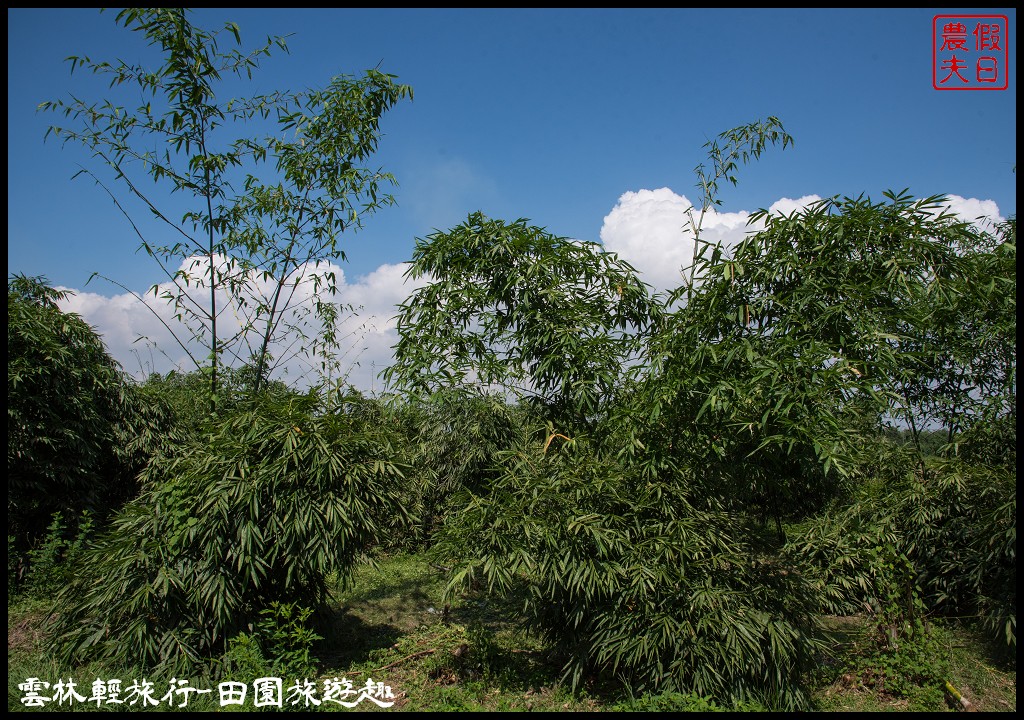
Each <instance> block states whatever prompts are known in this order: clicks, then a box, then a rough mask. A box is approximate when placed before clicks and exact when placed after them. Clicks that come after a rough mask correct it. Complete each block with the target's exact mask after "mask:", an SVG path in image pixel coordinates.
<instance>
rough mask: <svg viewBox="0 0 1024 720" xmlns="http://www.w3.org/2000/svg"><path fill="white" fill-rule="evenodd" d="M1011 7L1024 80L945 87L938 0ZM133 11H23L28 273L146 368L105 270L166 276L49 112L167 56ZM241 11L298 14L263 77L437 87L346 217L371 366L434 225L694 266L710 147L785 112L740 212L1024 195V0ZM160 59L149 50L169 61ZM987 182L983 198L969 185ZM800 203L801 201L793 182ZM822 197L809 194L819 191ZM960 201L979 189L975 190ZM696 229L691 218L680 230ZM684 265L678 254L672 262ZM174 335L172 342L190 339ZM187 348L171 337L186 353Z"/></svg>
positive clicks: (138, 281) (992, 209) (131, 363)
mask: <svg viewBox="0 0 1024 720" xmlns="http://www.w3.org/2000/svg"><path fill="white" fill-rule="evenodd" d="M958 12H962V13H963V14H971V15H978V14H1001V15H1006V16H1007V17H1008V19H1009V43H1008V50H1009V63H1008V68H1007V70H1008V72H1009V88H1008V89H1007V90H1005V91H995V90H990V91H973V92H972V91H963V92H956V91H938V90H935V89H934V88H933V86H932V72H933V71H932V18H933V16H934V15H936V14H940V13H941V14H957V13H958ZM115 15H116V12H114V11H109V10H108V11H106V12H103V13H100V12H99V11H97V10H67V9H33V10H27V9H9V10H8V183H9V184H8V221H7V222H8V272H9V273H15V272H17V273H24V274H27V275H45V276H46V277H48V278H49V279H50V280H51V281H52V282H53V283H54V284H56V285H59V286H62V287H67V288H72V289H75V290H77V291H79V295H78V300H77V302H76V303H75V304H73V305H71V306H69V309H72V310H74V311H76V312H79V313H80V314H82V315H83V316H84V317H85V318H86V319H87V320H88V321H89V322H90V323H91V324H93V325H94V326H95V327H97V329H98V330H99V331H100V332H101V333H103V334H104V337H105V339H106V340H107V342H108V347H110V348H111V351H112V353H113V354H114V355H115V357H117V358H118V359H119V360H121V362H122V363H123V364H124V365H125V367H126V369H128V370H130V371H132V370H139V369H140V368H144V369H158V370H166V369H168V367H167V366H165V365H163V364H161V363H163V360H160V359H158V358H156V356H154V355H152V354H151V353H148V354H146V358H148V359H140V357H139V356H138V354H137V353H132V349H135V350H136V351H137V350H138V348H139V346H138V345H137V344H136V345H134V346H132V345H131V339H132V338H131V336H132V334H133V333H134V334H135V335H139V334H147V336H153V335H154V333H150V331H149V330H148V329H147V328H146V327H145V323H146V320H145V319H144V318H145V315H146V313H144V312H143V313H139V312H138V311H137V310H136V309H133V308H132V307H131V305H132V302H130V298H128V297H125V296H124V295H123V293H121V291H120V289H119V288H117V287H115V286H112V285H110V284H106V283H102V282H100V281H93V282H92V283H90V284H89V285H88V287H86V285H85V283H86V281H87V280H88V278H89V276H90V275H91V274H92V273H93V272H95V271H98V272H100V273H102V274H104V275H107V276H110V277H112V278H114V279H116V280H118V281H119V282H121V283H123V284H125V285H126V286H128V287H130V288H132V289H133V290H136V291H137V292H144V291H145V290H146V289H147V288H148V287H149V286H150V285H152V284H154V283H157V282H160V281H161V279H162V278H161V276H160V275H159V271H158V269H157V268H156V266H155V265H153V263H152V261H151V260H149V259H148V258H146V257H144V256H142V255H139V254H136V252H135V250H136V247H137V246H138V242H137V239H136V238H135V236H134V234H133V233H132V231H131V228H130V226H129V225H128V224H127V223H126V222H125V221H124V219H123V218H122V217H121V216H120V215H119V213H118V211H117V209H116V208H115V207H114V205H113V203H112V202H111V200H110V199H109V197H107V196H106V194H105V193H104V192H103V191H102V190H101V189H100V188H98V187H96V186H95V185H94V184H93V183H92V182H90V181H88V180H83V179H81V178H80V179H78V180H74V181H72V180H71V176H72V175H73V174H74V173H75V172H76V170H77V169H78V168H79V167H80V166H82V167H87V168H90V169H99V167H98V166H97V165H96V164H95V162H94V161H93V160H92V159H91V158H90V157H89V156H88V154H87V153H86V152H85V151H83V150H82V149H80V148H78V147H73V146H71V145H67V146H65V147H64V148H62V147H61V145H60V143H59V142H55V141H54V140H53V139H52V138H51V139H50V140H48V141H47V142H45V143H44V141H43V136H44V133H45V131H46V128H47V126H48V125H50V124H53V123H55V122H56V121H57V118H56V116H54V115H52V114H46V113H38V112H36V106H37V105H38V104H39V103H40V102H42V101H44V100H55V99H59V98H66V97H67V95H68V94H69V93H72V92H74V93H76V94H78V95H79V96H81V97H86V98H94V99H100V98H104V97H106V96H108V95H109V91H107V89H106V85H105V83H98V82H97V81H96V80H95V79H94V78H92V77H90V76H88V75H86V74H81V73H75V75H74V76H72V75H71V74H70V67H69V65H68V64H67V63H66V62H64V58H65V57H67V56H68V55H71V54H79V55H89V56H91V57H93V58H94V59H107V60H114V59H116V58H121V59H125V60H131V61H147V62H149V63H151V64H156V63H155V57H154V55H153V54H152V49H150V48H147V47H146V45H145V42H144V40H143V39H142V38H140V37H138V36H137V34H135V33H131V32H128V31H126V30H125V29H123V28H120V27H118V26H116V25H115V22H114V18H115ZM229 20H230V21H234V22H236V23H237V24H238V25H239V27H240V30H241V35H242V42H243V46H245V47H253V46H256V45H258V44H260V43H261V42H262V41H263V40H264V39H265V37H266V36H267V35H283V34H291V36H290V37H289V39H288V45H289V49H290V51H291V52H290V54H287V55H285V54H277V55H275V56H273V57H271V58H267V59H265V60H264V62H263V67H262V69H261V70H260V71H259V72H258V75H257V86H258V87H259V88H260V89H263V90H272V89H283V90H300V89H304V88H319V87H323V86H325V85H326V84H327V82H328V81H329V80H330V78H331V77H332V76H334V75H339V74H349V75H358V74H361V73H362V72H363V71H364V70H366V69H367V68H371V67H376V66H379V68H380V69H381V70H383V71H385V72H389V73H392V74H395V75H397V76H398V79H399V81H400V82H403V83H406V84H409V85H411V86H412V87H413V90H414V93H415V99H414V100H413V101H412V102H403V103H401V104H399V105H398V106H396V107H395V108H394V109H393V110H391V111H390V112H389V113H388V114H387V115H386V116H385V118H384V121H383V123H382V129H383V131H384V133H385V135H384V138H383V139H382V141H381V145H380V150H379V152H378V154H377V156H376V159H375V163H374V164H376V165H379V166H381V167H383V168H384V169H385V170H387V171H389V172H391V173H393V174H394V175H395V176H396V178H397V180H398V182H399V184H400V185H399V187H397V188H396V189H395V190H394V194H395V196H396V198H397V201H398V205H397V206H396V207H393V208H387V209H385V210H382V211H381V212H380V213H378V214H377V215H376V216H374V217H371V218H369V219H368V220H367V222H366V227H365V229H364V230H363V231H361V232H359V233H357V234H354V235H353V236H352V237H350V238H348V239H347V240H346V241H345V243H344V246H345V250H346V252H347V255H348V258H349V260H348V262H347V263H346V264H344V265H343V266H342V268H343V270H344V274H345V278H346V283H347V284H346V287H345V292H346V293H347V295H346V297H348V298H349V299H350V300H351V301H353V302H355V303H356V304H360V305H363V306H364V308H366V312H365V313H364V318H376V320H374V321H373V322H372V323H371V326H372V329H371V330H366V329H364V330H362V331H361V332H362V333H363V335H362V336H361V340H360V339H359V338H360V336H359V334H358V333H355V334H354V335H353V338H354V339H353V342H356V343H358V342H362V343H363V345H365V348H363V349H361V350H360V351H359V352H357V353H354V354H353V360H352V362H353V363H355V362H357V360H356V359H355V358H356V357H357V356H358V363H359V365H358V367H359V369H358V370H356V369H355V366H353V374H352V377H353V382H354V383H355V384H357V385H359V386H362V387H363V388H367V389H368V388H369V387H370V385H371V384H372V383H373V381H372V380H370V375H371V374H372V373H371V370H370V369H371V368H373V369H375V370H379V369H380V368H381V367H382V366H383V365H385V364H387V362H388V360H389V355H388V348H389V347H390V344H392V343H393V342H394V335H393V330H390V329H389V327H388V322H387V315H388V311H389V308H390V307H392V306H393V302H395V301H397V300H400V299H402V298H403V297H404V296H405V293H406V292H407V291H408V288H402V287H401V284H400V277H401V269H402V268H401V263H402V262H404V261H406V260H408V259H409V258H410V256H411V254H412V250H413V247H414V243H415V239H416V238H422V237H425V236H426V235H428V234H429V233H431V232H432V231H433V230H435V229H447V228H450V227H453V226H455V225H457V224H458V223H459V222H461V221H462V220H464V219H465V218H466V216H467V215H468V214H469V213H470V212H473V211H476V210H480V211H483V212H484V213H485V214H487V215H489V216H491V217H498V218H503V219H506V220H515V219H517V218H521V217H525V218H529V219H530V220H531V222H532V223H533V224H536V225H540V226H543V227H545V228H547V229H548V230H549V231H551V232H553V233H555V234H557V235H561V236H567V237H572V238H577V239H582V240H591V241H601V242H604V244H605V246H606V247H608V248H609V249H613V250H616V251H617V252H621V253H622V254H623V255H624V256H625V257H626V258H627V259H628V260H630V262H632V263H633V264H634V265H636V266H637V267H638V268H640V269H641V270H642V271H645V272H649V273H650V281H651V283H652V285H655V286H663V285H665V284H666V283H669V282H670V281H669V279H668V276H667V275H665V274H664V269H665V268H666V267H667V268H668V270H669V275H671V273H672V272H675V271H676V270H677V268H676V267H675V266H676V265H678V262H677V256H681V254H680V253H679V252H678V250H679V247H682V245H679V246H678V247H677V244H676V240H675V237H674V233H675V232H676V229H677V228H678V227H680V226H681V221H680V220H679V218H680V213H681V212H682V210H684V209H685V205H686V204H687V202H686V201H687V199H689V200H691V201H697V199H698V194H697V192H696V191H695V189H694V183H695V177H694V174H693V168H694V166H695V165H697V164H698V163H699V162H701V161H702V160H703V159H704V155H703V151H702V149H701V146H702V144H703V143H704V142H706V141H707V140H708V139H710V138H712V137H714V136H715V135H717V134H718V133H719V132H722V131H724V130H727V129H729V128H732V127H735V126H737V125H741V124H745V123H748V122H752V121H754V120H757V119H760V118H764V117H767V116H769V115H774V116H776V117H778V118H779V119H780V120H781V121H782V122H783V124H784V125H785V127H786V129H787V130H788V132H789V133H790V134H792V135H793V137H794V138H795V141H796V144H795V146H794V147H793V148H789V149H787V150H786V151H785V152H782V151H780V150H771V151H769V152H767V153H766V154H765V155H763V156H762V158H761V159H760V160H759V161H757V162H755V163H753V164H752V165H749V166H746V167H743V168H741V170H740V173H739V185H738V186H737V187H735V188H733V187H731V186H730V187H729V188H727V189H724V190H723V193H722V195H721V200H722V201H723V206H722V208H721V210H722V211H723V213H725V214H724V215H722V216H721V217H720V218H719V220H720V221H721V222H720V227H721V229H722V232H723V233H735V232H739V233H742V222H740V221H742V220H743V218H744V217H745V215H744V214H745V213H749V212H752V211H754V210H756V209H758V208H761V207H769V206H772V205H775V204H777V203H780V202H782V205H781V206H780V207H789V206H799V204H800V201H801V199H806V198H808V197H815V196H816V197H826V196H829V195H834V194H850V195H858V194H861V193H866V194H868V195H870V196H872V197H873V198H878V199H881V193H882V191H884V190H886V189H894V190H902V189H903V188H909V191H910V192H911V193H912V194H914V195H916V196H920V197H923V196H928V195H932V194H937V193H943V194H948V195H955V196H957V197H958V198H962V199H963V202H961V203H960V205H959V206H958V207H961V208H963V209H964V211H965V212H971V211H975V210H976V211H977V212H978V213H981V212H984V213H986V214H991V215H998V216H1000V217H1004V218H1005V217H1009V216H1010V215H1015V214H1016V175H1015V173H1014V172H1013V168H1014V167H1015V166H1016V70H1017V68H1016V45H1015V43H1016V37H1017V35H1016V31H1017V27H1016V11H1015V10H1013V9H1006V8H1003V9H998V8H993V9H977V8H972V9H960V10H957V9H952V10H950V9H909V10H908V9H903V10H883V9H878V8H872V9H862V10H754V9H723V10H679V9H664V10H657V9H639V10H627V9H611V10H543V9H495V10H472V9H471V10H430V9H425V10H410V9H378V10H366V9H356V10H352V9H334V10H309V9H301V10H287V9H269V10H252V9H226V10H211V9H207V10H201V11H197V12H195V13H193V15H192V22H193V23H194V24H197V25H201V26H203V27H207V28H214V27H220V26H222V25H223V24H224V23H225V22H227V21H229ZM147 58H148V60H147ZM971 201H975V202H973V203H972V202H971ZM787 202H788V203H789V205H787ZM804 202H806V200H804ZM958 202H959V201H958ZM680 242H681V241H680ZM659 271H662V275H660V276H659V275H658V272H659ZM171 355H172V356H173V353H171ZM172 359H173V358H172Z"/></svg>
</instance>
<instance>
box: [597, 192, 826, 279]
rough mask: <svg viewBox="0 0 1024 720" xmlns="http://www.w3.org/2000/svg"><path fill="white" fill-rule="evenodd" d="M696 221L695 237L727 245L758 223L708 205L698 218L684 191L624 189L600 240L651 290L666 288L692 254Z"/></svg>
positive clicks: (782, 206) (787, 207)
mask: <svg viewBox="0 0 1024 720" xmlns="http://www.w3.org/2000/svg"><path fill="white" fill-rule="evenodd" d="M820 199H821V198H820V197H818V196H817V195H807V196H805V197H802V198H799V199H796V200H791V199H789V198H782V199H780V200H778V201H777V202H775V203H774V204H772V205H771V207H770V208H769V211H770V212H773V213H784V214H787V215H788V214H789V213H791V212H793V211H794V210H798V209H800V208H803V207H806V206H807V205H810V204H811V203H812V202H815V201H817V200H820ZM691 220H692V223H693V224H696V223H700V227H701V237H702V238H703V239H704V240H707V241H708V242H711V243H715V242H719V241H721V242H722V243H723V244H724V245H725V246H727V247H733V246H735V245H736V244H738V243H739V242H740V241H741V240H742V239H743V238H744V237H745V236H746V235H747V234H748V233H751V232H756V231H758V230H760V229H761V228H760V227H759V226H758V225H756V224H755V225H749V224H748V221H749V220H750V212H748V211H746V210H741V211H739V212H719V211H718V210H716V209H715V208H711V209H709V210H708V211H707V213H705V215H704V219H703V221H701V220H700V209H699V208H694V207H693V204H692V203H691V202H690V200H689V199H687V198H686V196H685V195H677V194H676V193H674V192H673V191H672V190H670V189H669V188H660V189H658V190H638V191H636V192H625V193H623V194H622V195H621V197H619V201H618V202H617V203H616V204H615V207H614V208H612V211H611V212H610V213H608V215H607V216H605V218H604V224H603V225H602V227H601V242H602V243H603V244H604V247H605V249H606V250H609V251H611V252H615V253H617V254H618V255H619V256H620V257H621V258H622V259H623V260H625V261H626V262H628V263H629V264H631V265H632V266H633V267H635V268H636V269H637V270H639V271H640V276H641V278H642V279H643V280H644V281H645V282H647V283H649V284H650V285H651V286H653V287H654V288H655V289H656V290H670V289H674V288H676V287H678V286H679V285H680V284H681V282H682V280H683V277H684V275H683V273H684V269H685V268H688V267H689V265H690V263H691V261H692V259H693V245H694V242H693V225H692V224H691Z"/></svg>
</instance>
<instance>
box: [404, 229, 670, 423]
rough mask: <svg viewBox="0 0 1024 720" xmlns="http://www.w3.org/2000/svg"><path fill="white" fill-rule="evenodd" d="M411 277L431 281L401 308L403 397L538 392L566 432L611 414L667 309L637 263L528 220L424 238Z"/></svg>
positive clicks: (452, 231) (415, 256) (454, 230)
mask: <svg viewBox="0 0 1024 720" xmlns="http://www.w3.org/2000/svg"><path fill="white" fill-rule="evenodd" d="M407 276H408V277H410V278H412V279H419V278H427V279H428V280H429V282H428V284H426V285H424V286H423V287H421V288H419V289H418V290H416V291H414V292H413V294H412V295H411V296H410V297H409V298H408V299H407V300H406V301H405V302H404V303H402V304H401V305H400V306H399V309H400V311H401V312H400V314H399V316H398V333H399V342H398V344H397V345H396V346H395V364H394V366H392V367H391V368H389V369H388V370H387V371H385V377H386V378H387V379H388V381H389V382H390V383H392V385H393V386H394V387H395V388H396V389H401V390H407V391H412V392H414V393H420V394H430V393H432V392H434V391H435V390H438V389H442V388H448V387H458V386H460V385H464V384H468V385H475V386H477V387H480V388H482V389H485V390H489V389H499V390H505V391H509V392H512V393H517V394H526V395H533V396H536V397H537V398H538V399H539V401H540V402H541V403H543V404H544V405H545V406H547V408H548V412H549V415H550V416H551V417H553V418H556V419H557V421H559V422H560V423H568V424H575V425H580V424H586V422H587V419H588V418H591V417H592V416H594V415H595V414H596V413H598V412H599V411H600V410H601V407H602V404H603V403H604V402H605V401H606V400H607V399H608V398H609V397H610V396H612V395H613V394H614V393H615V391H616V388H617V387H618V385H619V382H620V378H621V376H622V373H623V369H624V367H625V365H626V363H627V362H628V361H629V360H631V359H632V358H634V357H635V356H636V354H637V353H638V351H639V345H638V336H637V332H639V331H642V330H643V329H644V328H646V327H647V325H648V324H649V323H650V322H651V318H652V315H653V314H656V312H657V310H656V308H657V306H656V304H654V303H652V301H651V299H650V297H649V295H648V291H647V287H646V286H645V285H644V284H643V283H642V282H640V280H639V279H638V278H637V276H636V272H635V270H634V269H633V268H632V267H630V265H629V264H628V263H626V262H624V261H622V260H620V259H618V257H616V256H615V255H614V254H612V253H607V252H604V251H603V250H602V249H601V248H600V246H599V245H596V244H594V243H587V242H578V241H572V240H568V239H566V238H560V237H556V236H554V235H552V234H550V233H548V232H546V231H544V230H543V229H542V228H538V227H532V226H529V225H528V224H527V221H526V220H523V219H520V220H516V221H515V222H514V223H511V224H508V223H505V222H503V221H501V220H491V219H489V218H487V217H485V216H484V215H482V214H481V213H473V214H471V215H470V216H469V217H468V218H467V220H466V221H465V222H464V223H463V224H461V225H459V226H458V227H456V228H455V229H453V230H451V231H449V232H437V233H434V234H433V235H430V236H428V237H427V239H426V240H419V241H417V244H416V249H415V251H414V253H413V260H412V264H411V266H410V268H409V270H408V272H407Z"/></svg>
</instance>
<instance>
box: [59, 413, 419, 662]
mask: <svg viewBox="0 0 1024 720" xmlns="http://www.w3.org/2000/svg"><path fill="white" fill-rule="evenodd" d="M391 440H392V438H391V437H390V435H389V434H388V433H387V432H386V431H385V430H382V429H375V428H373V427H371V426H368V425H362V424H360V423H358V422H355V421H354V420H353V418H352V417H351V416H349V415H346V414H343V413H331V414H324V413H322V412H321V408H320V407H319V403H318V401H317V399H316V397H315V396H314V395H312V394H311V395H310V396H308V397H293V398H291V399H289V400H287V401H285V402H280V401H274V400H272V399H267V398H264V399H262V400H260V401H257V402H254V403H252V404H250V405H249V406H248V407H244V408H240V409H239V410H237V411H235V412H234V413H231V414H228V415H225V416H219V417H216V418H212V419H211V420H210V421H209V424H208V426H207V427H206V429H205V431H204V432H202V433H199V437H197V438H196V439H194V440H192V441H191V442H187V443H184V444H182V445H181V446H179V447H176V448H171V449H168V451H167V452H166V453H165V454H161V455H159V456H157V457H156V458H155V459H154V461H153V462H152V463H151V464H150V466H149V467H148V468H147V470H146V472H145V473H144V475H143V480H144V481H145V488H144V491H143V493H142V494H141V495H140V497H139V498H138V499H137V500H135V501H134V502H132V503H130V504H129V505H128V506H126V507H125V508H124V510H123V511H122V512H121V513H120V514H119V515H118V516H117V518H116V519H115V520H114V522H113V524H112V527H111V529H110V530H109V532H107V533H106V535H105V536H103V537H102V538H101V539H100V540H99V541H98V542H97V544H96V546H95V547H94V548H93V550H92V551H91V552H90V553H88V554H87V557H86V558H85V559H84V561H83V566H82V568H81V575H80V578H79V579H78V580H77V581H76V582H75V583H74V584H72V585H71V586H70V587H69V588H68V589H67V590H66V592H64V593H62V594H61V595H60V597H59V598H58V603H57V623H56V632H55V634H54V649H55V650H56V651H57V652H58V653H59V654H60V655H62V656H63V657H65V658H68V659H72V658H78V659H82V658H85V657H89V656H98V657H100V658H103V659H108V660H112V661H114V662H117V663H130V664H131V663H136V664H140V665H143V666H155V665H167V666H170V667H173V668H181V667H184V666H187V665H189V664H191V663H195V662H198V661H201V660H203V659H204V658H208V657H210V656H211V655H213V654H216V653H217V652H219V651H220V650H221V649H223V647H224V643H225V641H226V639H227V638H230V637H233V636H234V635H236V634H237V633H238V632H240V631H242V630H243V629H246V628H247V626H248V624H249V623H252V622H254V621H255V619H256V618H258V617H259V614H260V612H261V611H263V610H265V609H267V608H268V607H271V605H272V604H273V603H274V602H280V603H290V602H298V603H299V604H301V605H302V606H311V607H314V608H315V607H317V606H318V605H319V604H320V603H321V602H322V601H323V600H324V599H325V594H326V592H327V580H328V577H329V576H331V575H332V574H337V575H340V576H341V577H342V578H344V577H346V576H347V574H348V572H349V570H350V569H351V567H352V565H353V564H354V562H355V561H356V559H357V558H358V556H359V555H360V553H361V552H363V551H364V550H365V549H366V548H367V547H368V546H369V545H370V544H371V543H373V542H375V541H377V540H378V539H379V535H380V531H381V528H382V526H383V525H384V523H385V522H387V521H388V520H389V519H390V518H392V517H393V516H396V515H397V516H404V514H405V511H404V507H403V504H402V500H403V498H402V497H401V496H400V494H399V490H400V480H401V477H402V469H401V468H400V467H399V466H398V465H396V464H395V463H394V462H392V460H391V458H392V457H393V456H394V455H395V451H394V448H393V446H392V442H391Z"/></svg>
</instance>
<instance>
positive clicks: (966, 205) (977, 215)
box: [947, 195, 1006, 229]
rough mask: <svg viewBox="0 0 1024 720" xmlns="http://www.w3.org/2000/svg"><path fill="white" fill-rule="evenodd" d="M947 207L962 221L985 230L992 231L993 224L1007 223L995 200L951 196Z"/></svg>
mask: <svg viewBox="0 0 1024 720" xmlns="http://www.w3.org/2000/svg"><path fill="white" fill-rule="evenodd" d="M947 201H948V202H947V206H948V207H949V209H950V211H952V212H953V213H955V214H957V215H959V216H960V217H961V219H963V220H965V221H967V222H970V223H975V224H977V225H979V226H980V227H982V228H984V229H991V224H993V223H995V224H998V223H1002V222H1005V221H1006V218H1004V217H1003V216H1002V215H1000V214H999V206H998V205H996V203H995V201H993V200H978V199H977V198H964V197H960V196H959V195H950V196H949V197H948V198H947Z"/></svg>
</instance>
